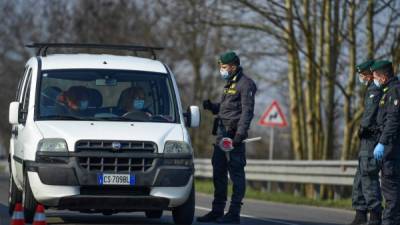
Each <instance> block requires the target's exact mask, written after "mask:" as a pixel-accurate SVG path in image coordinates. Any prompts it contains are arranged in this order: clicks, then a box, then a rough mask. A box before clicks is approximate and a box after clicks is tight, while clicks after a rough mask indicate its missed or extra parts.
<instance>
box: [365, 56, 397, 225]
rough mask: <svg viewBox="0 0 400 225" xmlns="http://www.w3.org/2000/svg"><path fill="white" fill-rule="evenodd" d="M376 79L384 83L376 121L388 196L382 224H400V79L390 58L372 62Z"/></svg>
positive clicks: (378, 156) (384, 189) (384, 191)
mask: <svg viewBox="0 0 400 225" xmlns="http://www.w3.org/2000/svg"><path fill="white" fill-rule="evenodd" d="M371 70H372V71H373V75H374V83H375V84H376V85H377V86H380V87H382V89H383V96H382V98H381V100H380V102H379V110H378V117H377V123H378V126H380V129H381V133H380V137H379V141H378V144H377V145H376V147H375V149H374V157H375V158H376V159H377V160H380V161H381V163H382V174H381V182H382V194H383V197H384V198H385V202H386V204H385V209H384V212H383V221H382V224H383V225H399V224H400V82H399V80H398V78H397V77H396V76H394V73H393V67H392V63H391V62H390V61H386V60H384V61H376V62H374V64H373V65H372V66H371Z"/></svg>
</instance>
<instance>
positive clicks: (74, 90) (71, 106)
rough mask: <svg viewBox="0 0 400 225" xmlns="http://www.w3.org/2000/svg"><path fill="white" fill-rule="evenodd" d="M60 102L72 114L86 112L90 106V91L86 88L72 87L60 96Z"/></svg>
mask: <svg viewBox="0 0 400 225" xmlns="http://www.w3.org/2000/svg"><path fill="white" fill-rule="evenodd" d="M58 101H59V102H61V103H63V105H64V106H65V107H66V108H67V110H68V111H69V112H71V113H77V112H81V111H85V110H87V108H88V106H89V94H88V89H87V88H86V87H84V86H72V87H70V88H69V89H68V90H67V91H64V92H63V93H62V94H61V95H59V97H58Z"/></svg>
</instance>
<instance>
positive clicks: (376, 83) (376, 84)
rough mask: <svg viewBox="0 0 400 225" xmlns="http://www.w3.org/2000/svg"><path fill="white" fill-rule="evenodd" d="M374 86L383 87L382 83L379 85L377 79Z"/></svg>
mask: <svg viewBox="0 0 400 225" xmlns="http://www.w3.org/2000/svg"><path fill="white" fill-rule="evenodd" d="M374 84H375V86H377V87H381V86H382V85H381V83H379V81H378V80H377V79H374Z"/></svg>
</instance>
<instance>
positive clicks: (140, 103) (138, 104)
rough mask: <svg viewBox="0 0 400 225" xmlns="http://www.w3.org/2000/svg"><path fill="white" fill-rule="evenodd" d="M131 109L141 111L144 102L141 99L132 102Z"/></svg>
mask: <svg viewBox="0 0 400 225" xmlns="http://www.w3.org/2000/svg"><path fill="white" fill-rule="evenodd" d="M132 104H133V105H132V106H133V108H134V109H136V110H142V109H143V108H144V100H143V99H135V100H133V103H132Z"/></svg>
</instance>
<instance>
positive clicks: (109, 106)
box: [37, 70, 178, 123]
mask: <svg viewBox="0 0 400 225" xmlns="http://www.w3.org/2000/svg"><path fill="white" fill-rule="evenodd" d="M39 105H40V107H39V109H38V114H37V115H38V116H37V119H38V120H95V121H97V120H99V121H138V122H167V123H168V122H169V123H176V122H178V121H177V120H178V116H177V106H176V101H175V98H174V92H173V87H172V82H171V80H170V78H169V77H168V75H167V74H163V73H152V72H143V71H125V70H47V71H43V72H42V76H41V81H40V97H39Z"/></svg>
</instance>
